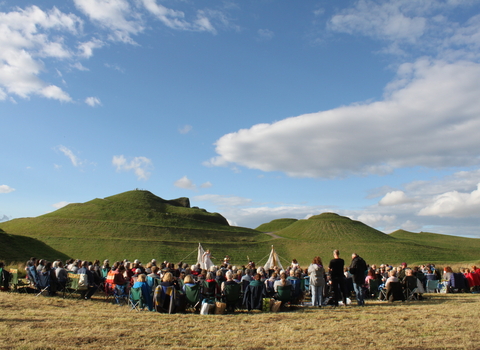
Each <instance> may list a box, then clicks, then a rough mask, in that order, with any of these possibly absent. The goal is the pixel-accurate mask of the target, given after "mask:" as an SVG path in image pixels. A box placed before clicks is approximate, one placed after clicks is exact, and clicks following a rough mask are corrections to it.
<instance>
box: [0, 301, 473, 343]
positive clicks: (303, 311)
mask: <svg viewBox="0 0 480 350" xmlns="http://www.w3.org/2000/svg"><path fill="white" fill-rule="evenodd" d="M426 296H427V299H426V300H423V301H412V302H405V303H401V302H395V303H393V304H389V303H385V302H377V301H368V302H367V306H366V307H363V308H359V307H356V306H347V307H339V308H331V307H326V308H322V309H317V308H315V309H314V308H311V307H310V308H309V307H306V308H302V307H298V308H296V309H292V310H290V311H286V312H281V313H261V312H252V313H247V312H239V313H236V314H231V315H208V316H202V315H199V314H191V313H190V314H175V315H166V314H159V313H154V312H147V311H142V312H137V311H130V310H129V308H128V307H127V306H118V305H113V304H111V303H107V302H105V301H104V300H103V299H102V298H101V296H98V297H94V299H93V300H91V301H85V300H78V299H67V300H64V299H62V298H59V297H53V298H52V297H43V296H40V297H35V296H33V295H25V294H10V293H0V310H1V311H0V312H1V314H0V339H1V340H0V349H19V350H20V349H37V350H40V349H44V350H46V349H164V348H169V349H170V348H172V349H191V348H213V349H225V348H239V349H267V348H276V349H360V348H362V349H364V348H368V349H422V350H423V349H480V333H479V330H480V318H479V311H480V295H478V294H428V295H426Z"/></svg>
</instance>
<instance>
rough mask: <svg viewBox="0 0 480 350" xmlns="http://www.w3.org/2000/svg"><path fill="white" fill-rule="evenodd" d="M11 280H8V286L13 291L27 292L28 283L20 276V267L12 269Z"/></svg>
mask: <svg viewBox="0 0 480 350" xmlns="http://www.w3.org/2000/svg"><path fill="white" fill-rule="evenodd" d="M9 272H10V281H9V282H8V287H9V289H10V292H12V293H15V292H17V293H26V292H27V291H26V287H28V284H26V283H24V282H23V281H22V280H21V279H19V278H18V269H10V271H9Z"/></svg>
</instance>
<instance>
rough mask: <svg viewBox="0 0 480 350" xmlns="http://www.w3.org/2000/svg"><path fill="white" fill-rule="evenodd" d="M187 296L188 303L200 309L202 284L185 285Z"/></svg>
mask: <svg viewBox="0 0 480 350" xmlns="http://www.w3.org/2000/svg"><path fill="white" fill-rule="evenodd" d="M185 298H186V301H187V305H190V306H191V307H193V308H194V309H198V307H199V306H200V285H198V284H195V285H194V286H185Z"/></svg>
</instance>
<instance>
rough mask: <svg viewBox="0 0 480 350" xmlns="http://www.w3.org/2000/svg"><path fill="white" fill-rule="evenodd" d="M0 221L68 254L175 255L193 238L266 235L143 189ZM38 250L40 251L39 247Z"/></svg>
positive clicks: (242, 242)
mask: <svg viewBox="0 0 480 350" xmlns="http://www.w3.org/2000/svg"><path fill="white" fill-rule="evenodd" d="M0 226H1V228H2V229H3V230H5V231H6V232H8V233H9V234H13V235H17V236H27V237H31V238H35V239H36V240H39V241H42V242H44V243H45V244H47V245H49V246H50V247H51V248H52V249H54V250H58V251H61V252H63V253H64V254H65V255H67V256H70V257H83V258H85V259H103V258H109V259H124V258H132V259H135V258H139V259H143V260H150V259H152V258H154V257H155V258H163V259H165V258H168V259H171V260H173V261H176V260H177V259H178V260H179V259H181V258H182V257H185V256H186V255H188V254H189V253H190V252H191V251H192V250H194V249H195V248H196V246H197V245H198V242H202V244H207V245H208V244H214V245H218V244H225V245H227V246H228V245H229V244H234V245H238V246H239V247H240V248H242V247H243V246H245V247H246V246H249V245H250V244H251V243H256V242H261V241H265V240H268V239H270V238H271V237H269V236H266V235H264V234H262V233H260V232H258V231H255V230H252V229H249V228H243V227H235V226H230V225H229V224H228V222H227V220H226V219H225V218H224V217H223V216H221V215H220V214H218V213H209V212H207V211H205V210H204V209H199V208H190V204H189V201H188V199H187V198H180V199H177V200H173V201H167V200H164V199H162V198H160V197H157V196H155V195H154V194H152V193H150V192H148V191H129V192H125V193H121V194H118V195H115V196H111V197H107V198H105V199H94V200H92V201H89V202H86V203H79V204H69V205H67V206H65V207H63V208H61V209H58V210H57V211H55V212H52V213H49V214H45V215H41V216H39V217H36V218H22V219H14V220H11V221H8V222H4V223H1V224H0ZM4 254H5V255H3V256H0V259H1V258H3V259H6V260H7V259H9V260H11V259H12V257H10V256H9V255H10V254H9V253H8V251H6V252H5V253H4ZM225 254H228V253H225ZM230 254H232V253H230ZM37 255H39V256H40V255H42V254H41V251H39V252H38V254H37ZM232 255H235V254H232ZM242 255H243V252H242ZM25 257H26V256H24V257H23V258H22V260H23V259H24V258H25ZM27 258H28V257H27ZM219 258H223V256H222V257H219ZM195 259H196V257H195Z"/></svg>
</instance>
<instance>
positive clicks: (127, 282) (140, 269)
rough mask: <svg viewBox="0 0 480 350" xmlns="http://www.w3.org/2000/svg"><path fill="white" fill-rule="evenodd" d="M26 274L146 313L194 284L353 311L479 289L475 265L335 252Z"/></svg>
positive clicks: (38, 268)
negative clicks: (384, 293) (374, 303)
mask: <svg viewBox="0 0 480 350" xmlns="http://www.w3.org/2000/svg"><path fill="white" fill-rule="evenodd" d="M25 270H26V276H27V279H28V282H29V284H30V287H32V289H34V290H37V291H39V290H44V291H45V292H46V293H48V294H49V295H51V296H53V295H56V294H58V293H60V292H63V291H65V290H66V288H68V281H69V274H75V275H79V276H80V280H79V285H80V287H81V288H79V289H80V295H81V297H82V298H84V299H87V300H88V299H91V298H92V296H93V295H94V294H95V293H97V292H100V293H105V294H109V293H110V294H115V293H117V294H122V295H128V294H129V291H130V289H132V288H133V289H139V290H141V292H142V295H143V296H144V300H145V301H146V305H145V306H146V307H147V308H148V309H149V310H152V311H153V310H155V309H156V308H155V297H154V292H155V288H158V287H160V288H161V287H172V289H174V290H175V292H176V293H178V294H179V295H182V294H185V293H186V291H187V290H188V289H189V288H192V287H194V286H196V285H200V286H201V287H202V288H203V287H205V286H208V293H207V291H205V289H202V292H201V295H203V298H205V297H207V296H208V297H210V298H213V299H215V300H221V299H222V296H224V295H225V292H226V290H227V289H228V288H229V287H228V286H230V285H237V284H239V285H241V287H242V291H245V290H246V288H247V286H249V285H251V286H254V287H256V288H257V289H258V290H259V291H260V292H261V297H262V298H277V296H278V293H279V289H284V288H285V287H287V288H288V287H289V288H290V289H291V293H290V294H291V299H290V301H291V302H292V303H302V301H305V297H306V296H309V297H310V298H311V305H312V306H314V307H322V306H325V305H332V306H334V307H335V306H339V305H341V304H343V305H347V304H349V300H350V298H353V297H354V298H355V299H356V303H357V305H358V306H364V305H365V299H367V298H371V297H373V296H375V297H377V294H378V293H375V292H376V291H381V290H388V289H389V288H390V287H391V286H393V285H401V286H402V287H403V288H404V289H405V290H414V291H415V293H416V299H422V296H423V294H424V293H425V289H426V287H427V283H428V281H429V280H437V281H443V284H444V285H445V286H446V287H447V288H446V291H448V290H449V288H452V287H455V285H456V286H457V287H458V282H457V284H455V279H456V278H459V275H461V278H462V279H463V283H464V286H465V287H464V291H472V292H476V291H479V290H480V269H479V268H477V267H476V266H471V267H470V268H465V269H461V271H459V272H457V273H454V271H453V270H452V268H451V267H449V266H446V267H444V268H443V269H441V268H437V267H436V266H435V265H434V264H425V265H421V266H413V267H409V266H408V265H407V264H406V263H402V264H401V265H399V266H395V267H394V266H391V265H389V264H381V265H379V266H377V265H374V264H372V265H369V264H367V262H366V261H365V260H364V259H363V258H361V257H360V256H359V255H358V254H356V253H353V254H352V259H351V261H350V262H349V263H348V264H346V263H345V260H344V259H342V258H341V257H340V252H339V251H338V250H335V251H334V252H333V259H331V260H330V261H329V263H328V264H324V263H323V261H322V259H321V258H320V257H319V256H316V257H314V258H313V260H312V262H311V264H309V265H308V266H306V267H301V266H300V265H299V263H298V261H297V260H296V259H293V260H292V262H291V264H290V265H289V266H287V267H286V268H281V267H280V266H273V267H272V268H271V269H268V270H265V269H264V267H263V266H259V267H256V266H255V263H254V262H249V263H248V264H246V265H242V266H235V265H232V264H231V262H230V258H229V257H228V256H227V257H226V258H225V259H224V260H223V263H222V264H220V265H218V266H215V265H212V266H209V267H208V269H202V268H201V264H200V263H197V264H193V265H189V264H187V263H183V262H180V263H178V264H173V263H171V262H168V261H163V262H160V263H159V262H157V261H156V260H155V259H152V260H151V261H149V262H147V263H142V262H140V261H139V260H134V261H133V262H131V261H128V260H124V261H115V262H113V263H110V261H109V260H105V261H103V262H102V263H101V262H100V261H99V260H95V261H93V262H90V261H86V260H78V259H77V260H74V259H70V260H67V261H66V262H63V261H60V260H57V261H53V262H50V261H46V260H44V259H36V258H31V259H30V260H29V261H28V262H27V263H26V267H25ZM0 277H1V280H0V282H1V283H0V288H1V289H2V290H8V289H9V281H10V278H9V272H8V271H7V270H6V269H5V266H4V263H3V262H0ZM372 286H374V287H373V292H372ZM375 289H376V290H375ZM380 294H381V293H380ZM157 311H158V310H157Z"/></svg>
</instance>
